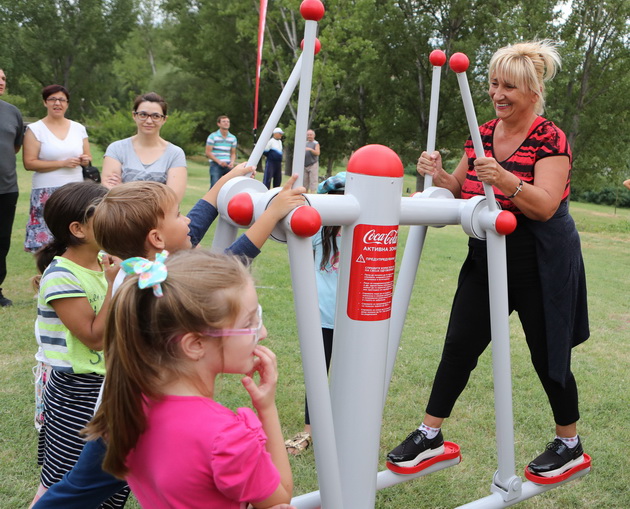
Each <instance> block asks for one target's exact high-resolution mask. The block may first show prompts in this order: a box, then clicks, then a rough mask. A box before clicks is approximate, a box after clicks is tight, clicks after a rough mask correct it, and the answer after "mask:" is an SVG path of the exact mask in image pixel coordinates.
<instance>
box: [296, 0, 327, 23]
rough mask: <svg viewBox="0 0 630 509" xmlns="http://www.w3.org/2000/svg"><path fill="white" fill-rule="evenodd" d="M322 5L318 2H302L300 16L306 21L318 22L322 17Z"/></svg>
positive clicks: (323, 10)
mask: <svg viewBox="0 0 630 509" xmlns="http://www.w3.org/2000/svg"><path fill="white" fill-rule="evenodd" d="M324 12H326V9H325V8H324V4H323V3H321V2H320V0H304V1H303V2H302V4H301V5H300V14H301V15H302V17H303V18H304V19H305V20H307V21H319V20H320V19H322V18H323V17H324Z"/></svg>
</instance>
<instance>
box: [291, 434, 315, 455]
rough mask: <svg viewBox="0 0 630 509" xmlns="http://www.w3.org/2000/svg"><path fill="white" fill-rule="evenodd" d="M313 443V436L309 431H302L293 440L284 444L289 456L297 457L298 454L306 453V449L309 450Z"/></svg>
mask: <svg viewBox="0 0 630 509" xmlns="http://www.w3.org/2000/svg"><path fill="white" fill-rule="evenodd" d="M312 441H313V439H312V438H311V434H310V433H309V432H308V431H300V432H299V433H298V434H296V435H295V436H294V437H293V438H291V439H290V440H287V441H286V442H285V443H284V446H285V447H286V448H287V452H288V453H289V454H292V455H293V456H297V455H298V454H300V453H302V452H304V451H306V449H308V447H309V446H310V445H311V442H312ZM291 449H293V450H291Z"/></svg>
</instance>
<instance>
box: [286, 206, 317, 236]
mask: <svg viewBox="0 0 630 509" xmlns="http://www.w3.org/2000/svg"><path fill="white" fill-rule="evenodd" d="M321 227H322V217H321V216H320V215H319V212H317V209H316V208H314V207H309V206H307V205H303V206H301V207H298V208H297V209H295V212H294V213H293V215H292V216H291V230H292V231H293V233H295V234H296V235H298V236H299V237H312V236H313V235H315V234H316V233H317V232H318V231H319V229H320V228H321Z"/></svg>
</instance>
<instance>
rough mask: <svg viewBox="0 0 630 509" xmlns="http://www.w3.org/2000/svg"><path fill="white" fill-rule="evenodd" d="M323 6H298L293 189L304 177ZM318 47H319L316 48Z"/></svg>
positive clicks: (313, 2) (311, 1)
mask: <svg viewBox="0 0 630 509" xmlns="http://www.w3.org/2000/svg"><path fill="white" fill-rule="evenodd" d="M324 12H325V10H324V4H322V3H321V2H320V1H319V0H304V2H302V4H301V5H300V14H302V17H303V18H304V19H305V24H304V40H303V41H302V50H303V51H302V58H303V62H302V76H301V78H300V92H299V94H298V109H297V118H296V122H295V139H294V140H293V173H294V174H295V173H297V174H298V175H299V176H298V179H297V180H296V182H295V187H299V186H301V185H302V180H303V177H304V159H305V155H306V131H307V129H308V120H309V113H310V110H311V103H310V101H311V84H312V82H313V63H314V59H315V53H317V52H319V50H320V48H321V45H316V42H319V41H316V37H315V36H316V35H317V22H318V21H320V20H321V19H322V18H323V17H324ZM318 46H319V47H318Z"/></svg>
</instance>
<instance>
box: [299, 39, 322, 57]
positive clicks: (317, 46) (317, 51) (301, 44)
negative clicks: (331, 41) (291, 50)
mask: <svg viewBox="0 0 630 509" xmlns="http://www.w3.org/2000/svg"><path fill="white" fill-rule="evenodd" d="M300 49H302V50H304V39H302V42H301V43H300ZM321 49H322V43H321V42H319V39H318V38H317V37H315V55H317V54H318V53H319V50H321Z"/></svg>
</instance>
